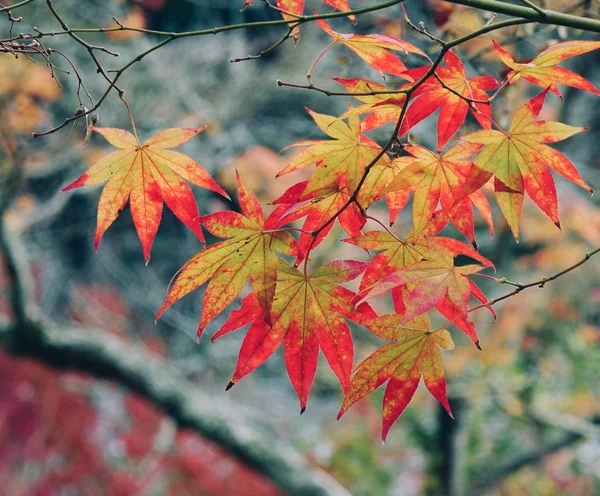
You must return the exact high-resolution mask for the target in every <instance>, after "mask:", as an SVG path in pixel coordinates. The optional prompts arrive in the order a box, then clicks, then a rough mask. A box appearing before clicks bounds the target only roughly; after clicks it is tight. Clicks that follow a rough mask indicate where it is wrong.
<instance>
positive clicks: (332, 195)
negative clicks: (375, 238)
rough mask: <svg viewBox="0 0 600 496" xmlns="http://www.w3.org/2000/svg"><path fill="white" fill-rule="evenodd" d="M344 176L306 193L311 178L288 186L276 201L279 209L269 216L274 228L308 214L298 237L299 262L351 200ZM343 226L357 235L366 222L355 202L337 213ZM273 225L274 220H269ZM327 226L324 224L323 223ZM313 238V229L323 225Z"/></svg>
mask: <svg viewBox="0 0 600 496" xmlns="http://www.w3.org/2000/svg"><path fill="white" fill-rule="evenodd" d="M344 183H345V180H344V178H343V177H341V178H340V180H339V184H338V185H331V186H327V187H325V188H322V189H319V190H317V191H312V192H309V193H308V194H305V193H304V191H305V190H306V186H307V184H308V181H302V182H300V183H298V184H296V185H294V186H292V187H291V188H289V189H288V190H287V191H286V192H285V193H284V194H283V195H282V196H281V197H279V198H278V199H276V200H274V201H273V204H274V205H278V210H276V211H275V212H273V213H272V214H271V216H270V218H271V219H272V220H273V221H274V222H273V224H272V227H273V228H279V227H281V226H284V225H286V224H289V223H290V222H293V221H295V220H298V219H301V218H302V217H306V220H305V221H304V225H303V226H302V231H303V232H302V233H301V234H300V240H299V251H298V257H297V259H296V264H295V265H296V266H298V265H299V264H300V262H302V260H304V259H305V258H306V257H307V256H308V250H309V248H314V247H316V246H317V245H318V244H319V243H321V241H323V239H324V238H325V236H327V234H328V233H329V231H331V229H332V228H333V226H334V222H330V223H329V224H327V225H325V224H326V223H327V222H329V220H330V219H331V218H332V217H333V216H334V215H335V214H336V213H337V212H338V211H340V210H342V208H343V207H344V206H345V205H346V204H347V203H348V201H349V200H350V194H351V192H349V191H348V187H347V186H345V184H344ZM337 221H338V222H339V223H340V225H341V226H342V229H344V231H345V232H346V233H348V235H349V236H358V235H359V234H360V230H361V229H362V227H363V226H364V225H365V223H366V219H365V218H364V216H363V215H362V213H361V212H360V210H359V209H358V207H357V206H356V204H354V203H351V204H350V205H348V206H347V207H346V208H345V209H344V210H343V211H342V213H341V214H340V215H339V216H338V217H337ZM270 226H271V224H270ZM323 226H325V227H323ZM321 228H322V230H321V232H320V233H319V234H318V235H317V237H316V238H315V240H314V241H313V237H312V235H311V234H309V233H311V232H314V231H317V230H318V229H321Z"/></svg>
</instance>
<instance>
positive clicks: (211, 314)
mask: <svg viewBox="0 0 600 496" xmlns="http://www.w3.org/2000/svg"><path fill="white" fill-rule="evenodd" d="M236 177H237V184H238V197H239V201H240V206H241V208H242V212H243V215H242V214H240V213H238V212H232V211H225V212H217V213H214V214H211V215H207V216H204V217H200V223H201V224H202V225H203V226H204V227H205V228H206V229H207V230H208V231H209V232H210V233H211V234H213V235H214V236H217V237H219V238H229V239H227V240H226V241H221V242H219V243H216V244H214V245H212V246H210V247H209V248H206V249H205V250H202V251H201V252H200V253H198V254H197V255H196V256H194V257H193V258H191V259H190V260H189V261H188V262H187V263H186V264H185V265H184V266H183V267H182V268H181V269H180V270H179V272H178V275H177V279H176V280H175V282H174V283H173V285H172V286H171V287H170V288H169V292H168V294H167V297H166V299H165V302H164V303H163V305H162V307H161V308H160V310H159V311H158V313H157V314H156V319H158V318H159V317H160V316H161V315H162V313H163V312H164V311H165V310H166V309H167V308H168V307H170V306H171V305H172V304H173V303H175V302H176V301H178V300H180V299H181V298H183V297H184V296H185V295H187V294H188V293H190V292H192V291H194V290H195V289H197V288H198V287H200V286H201V285H202V284H204V283H205V282H206V281H209V282H208V285H207V287H206V292H205V293H204V302H203V305H202V314H201V316H200V324H199V325H198V337H200V335H201V334H202V331H203V330H204V328H205V327H206V325H207V324H208V323H209V322H210V321H211V320H212V319H213V318H215V317H216V316H217V315H218V314H219V313H221V312H222V311H223V310H224V309H225V308H226V307H227V306H228V305H229V304H230V303H231V302H232V301H233V300H234V298H235V297H236V296H237V295H238V293H239V292H240V291H241V290H242V288H243V287H244V285H245V284H246V281H247V280H248V279H250V284H251V285H252V288H253V289H254V292H255V294H256V296H257V300H258V301H259V303H260V306H261V308H262V309H263V311H264V318H265V319H266V320H267V322H268V321H269V318H270V312H271V305H272V303H273V297H274V295H275V287H276V283H277V263H278V257H277V254H276V252H280V253H283V254H285V255H289V256H296V255H297V254H298V245H297V243H296V241H295V240H294V238H293V237H292V235H291V234H290V233H288V232H286V231H273V230H269V229H265V224H266V221H265V219H264V215H263V211H262V207H261V206H260V203H259V202H258V200H257V199H256V196H255V195H254V193H252V191H251V190H249V189H248V188H247V187H246V186H245V185H244V183H243V182H242V179H241V177H240V176H239V174H237V173H236Z"/></svg>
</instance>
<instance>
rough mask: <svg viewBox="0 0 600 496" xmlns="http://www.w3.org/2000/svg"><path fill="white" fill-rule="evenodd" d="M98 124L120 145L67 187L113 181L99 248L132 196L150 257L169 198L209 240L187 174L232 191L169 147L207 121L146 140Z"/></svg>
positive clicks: (102, 206)
mask: <svg viewBox="0 0 600 496" xmlns="http://www.w3.org/2000/svg"><path fill="white" fill-rule="evenodd" d="M92 129H93V130H94V131H96V132H97V133H100V134H101V135H102V136H104V137H105V138H106V140H107V141H108V142H109V143H110V144H111V145H113V146H115V147H117V148H119V150H118V151H115V152H112V153H111V154H109V155H107V156H106V157H104V158H102V159H101V160H100V161H99V162H97V163H95V164H94V165H93V166H92V167H90V168H89V169H88V171H87V172H85V173H84V174H83V175H81V176H80V177H79V178H78V179H76V180H75V181H73V182H72V183H71V184H69V185H68V186H66V187H65V188H63V191H68V190H70V189H73V188H79V187H81V186H88V185H92V184H100V183H103V182H105V181H108V182H107V183H106V186H104V189H103V190H102V195H101V196H100V202H99V204H98V223H97V227H96V236H95V238H94V247H95V248H96V249H98V244H99V243H100V239H101V238H102V235H103V234H104V233H105V232H106V230H107V229H108V228H109V227H110V225H111V224H112V223H113V222H114V220H115V219H116V218H117V216H118V215H119V211H121V210H122V209H123V208H124V207H125V204H126V203H127V199H129V200H130V204H131V216H132V217H133V224H134V225H135V228H136V231H137V233H138V236H139V238H140V241H141V243H142V248H143V251H144V258H145V259H146V263H147V262H148V260H150V248H151V247H152V242H153V241H154V237H155V236H156V231H158V226H159V224H160V220H161V216H162V208H163V200H164V202H165V203H166V204H167V206H168V207H169V208H170V209H171V211H172V212H173V213H174V214H175V215H176V216H177V217H178V218H179V219H180V220H181V221H182V222H183V223H184V224H185V225H186V226H187V227H189V228H190V229H191V230H192V231H193V232H194V234H196V236H198V238H199V239H200V241H202V242H203V243H204V236H203V235H202V230H201V229H200V226H199V225H198V224H197V222H195V219H196V217H198V206H197V204H196V200H195V199H194V195H193V193H192V190H191V189H190V187H189V186H188V185H187V183H186V182H185V181H183V179H185V180H187V181H189V182H191V183H192V184H196V185H198V186H202V187H203V188H207V189H210V190H212V191H216V192H217V193H219V194H221V195H223V196H225V197H226V198H229V196H228V195H227V193H225V191H223V189H222V188H221V187H220V186H219V185H218V184H217V183H216V182H215V181H214V180H213V179H212V177H210V176H209V175H208V173H207V172H206V171H205V170H204V169H203V168H202V167H201V166H200V165H199V164H198V163H196V162H195V161H194V160H192V159H191V158H189V157H187V156H186V155H183V154H181V153H179V152H174V151H172V150H168V148H175V147H177V146H179V145H182V144H183V143H185V142H186V141H189V140H190V139H191V138H193V137H194V136H196V135H197V134H198V133H199V132H201V131H203V130H204V129H206V126H203V127H199V128H195V129H184V128H175V129H166V130H164V131H161V132H159V133H158V134H155V135H154V136H153V137H152V138H150V139H149V140H148V141H146V142H144V143H143V144H140V142H139V141H138V139H137V138H136V137H135V136H133V135H132V134H131V133H129V132H128V131H125V130H124V129H115V128H99V127H94V128H92Z"/></svg>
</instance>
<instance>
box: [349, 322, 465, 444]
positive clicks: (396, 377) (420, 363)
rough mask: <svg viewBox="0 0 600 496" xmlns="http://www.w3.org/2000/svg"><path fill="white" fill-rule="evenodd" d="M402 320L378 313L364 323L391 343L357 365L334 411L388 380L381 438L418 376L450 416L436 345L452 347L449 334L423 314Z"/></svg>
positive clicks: (395, 418)
mask: <svg viewBox="0 0 600 496" xmlns="http://www.w3.org/2000/svg"><path fill="white" fill-rule="evenodd" d="M403 320H404V319H402V318H401V316H399V315H382V316H381V317H378V318H377V319H375V320H373V321H370V322H368V326H369V329H370V330H371V331H372V332H373V333H374V334H375V335H377V336H379V337H380V338H382V339H385V340H388V341H393V342H392V343H389V344H386V345H384V346H383V347H381V348H380V349H379V350H377V351H376V352H375V353H373V354H372V355H370V356H369V357H367V358H366V359H365V360H364V361H363V362H362V363H361V364H360V365H359V366H358V367H357V369H356V371H355V372H354V373H353V375H352V380H351V382H350V387H349V388H348V390H347V391H346V396H345V398H344V402H343V404H342V407H341V409H340V412H339V413H338V419H339V418H340V417H341V416H342V415H343V414H344V413H345V412H346V410H348V408H350V407H351V406H352V405H353V404H354V403H356V402H357V401H358V400H360V399H361V398H364V397H365V396H367V395H368V394H370V393H372V392H373V391H375V389H377V388H378V387H379V386H381V385H382V384H383V383H384V382H386V381H389V382H388V384H387V387H386V389H385V394H384V396H383V411H382V417H383V428H382V433H381V438H382V440H383V441H385V439H386V437H387V435H388V432H389V430H390V428H391V426H392V424H393V423H394V422H395V421H396V420H397V419H398V417H399V416H400V415H401V414H402V412H403V411H404V409H405V408H406V407H407V406H408V404H409V403H410V400H411V399H412V397H413V395H414V394H415V391H416V390H417V386H418V385H419V382H420V381H421V377H423V380H424V382H425V386H426V387H427V389H428V390H429V392H430V393H431V395H432V396H433V397H434V398H435V399H436V400H438V401H439V402H440V403H441V404H442V405H443V406H444V408H445V409H446V411H447V412H448V414H449V415H450V416H452V410H451V409H450V405H449V403H448V397H447V394H446V379H445V377H444V369H443V366H442V354H441V352H440V347H441V348H444V349H446V350H451V349H453V348H454V342H453V341H452V338H451V337H450V333H449V332H448V331H446V330H431V324H430V322H429V317H428V316H427V314H423V315H419V316H417V317H415V318H414V319H413V320H411V321H410V322H407V323H405V324H403V323H402V322H403Z"/></svg>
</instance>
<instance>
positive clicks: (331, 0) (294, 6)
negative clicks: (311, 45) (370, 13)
mask: <svg viewBox="0 0 600 496" xmlns="http://www.w3.org/2000/svg"><path fill="white" fill-rule="evenodd" d="M250 1H251V0H250ZM362 2H364V0H361V3H362ZM248 3H249V1H248V0H247V2H246V5H245V6H244V7H246V6H247V4H248ZM323 3H325V4H327V5H330V6H331V7H333V8H334V9H336V10H339V11H341V12H345V11H348V10H350V4H349V3H348V0H323ZM275 5H277V8H279V9H281V10H284V11H285V12H282V13H281V15H282V16H283V18H284V19H289V20H291V21H294V20H297V19H298V16H301V15H302V14H303V13H304V0H277V1H276V4H275ZM348 19H350V20H351V21H352V22H353V23H354V24H356V16H354V15H349V16H348ZM299 35H300V28H299V27H298V26H296V27H295V28H294V31H292V36H293V38H294V42H295V43H297V42H298V37H299Z"/></svg>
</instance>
